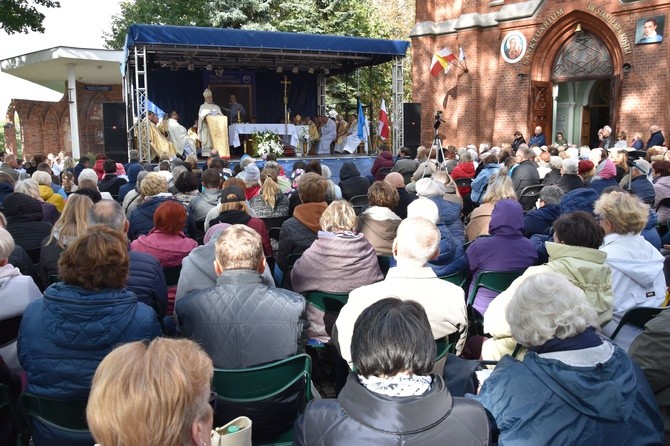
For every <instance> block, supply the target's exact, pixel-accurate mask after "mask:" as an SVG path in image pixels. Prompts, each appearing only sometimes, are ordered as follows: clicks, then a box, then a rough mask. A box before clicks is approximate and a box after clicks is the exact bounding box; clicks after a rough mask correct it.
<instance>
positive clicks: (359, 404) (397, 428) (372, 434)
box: [293, 374, 489, 446]
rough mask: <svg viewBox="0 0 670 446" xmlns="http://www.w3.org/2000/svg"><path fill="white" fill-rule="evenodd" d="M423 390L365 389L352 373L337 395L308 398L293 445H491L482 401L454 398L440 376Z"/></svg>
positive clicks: (297, 426)
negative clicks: (393, 393) (400, 393)
mask: <svg viewBox="0 0 670 446" xmlns="http://www.w3.org/2000/svg"><path fill="white" fill-rule="evenodd" d="M432 378H433V382H432V384H431V386H430V389H428V390H427V391H426V392H425V393H424V394H423V395H417V396H409V397H390V396H385V395H380V394H377V393H374V392H371V391H369V390H368V389H366V388H365V387H364V386H363V385H362V384H361V383H360V382H359V380H358V378H357V377H356V376H355V375H354V374H350V375H349V377H348V378H347V382H346V384H345V385H344V388H343V389H342V391H341V392H340V394H339V395H338V397H337V399H321V400H315V401H312V402H311V403H309V405H308V406H307V409H306V410H305V413H304V415H302V416H301V417H300V418H299V419H298V421H296V423H295V430H294V438H293V441H294V442H293V444H295V445H298V446H304V445H317V444H318V445H325V444H328V445H351V444H361V445H363V444H367V445H373V444H378V445H382V444H383V445H406V446H414V445H421V446H426V445H441V444H454V445H459V446H484V445H487V444H489V422H488V419H487V417H486V413H485V412H484V410H483V409H482V408H481V406H480V405H479V404H475V402H474V401H472V400H468V399H465V398H454V397H452V396H451V395H450V394H449V390H448V389H447V386H446V385H445V383H444V381H443V380H442V377H441V376H437V375H432Z"/></svg>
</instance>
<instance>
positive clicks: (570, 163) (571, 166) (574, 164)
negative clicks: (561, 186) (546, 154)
mask: <svg viewBox="0 0 670 446" xmlns="http://www.w3.org/2000/svg"><path fill="white" fill-rule="evenodd" d="M563 170H564V171H565V173H567V174H569V175H577V173H578V172H579V160H578V159H577V158H568V159H564V160H563Z"/></svg>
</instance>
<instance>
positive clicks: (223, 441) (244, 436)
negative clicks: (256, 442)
mask: <svg viewBox="0 0 670 446" xmlns="http://www.w3.org/2000/svg"><path fill="white" fill-rule="evenodd" d="M211 444H212V446H251V419H249V418H247V417H237V418H235V419H234V420H233V421H231V422H229V423H227V424H225V425H223V426H221V427H217V428H216V429H214V430H212V440H211Z"/></svg>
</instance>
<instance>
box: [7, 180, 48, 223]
mask: <svg viewBox="0 0 670 446" xmlns="http://www.w3.org/2000/svg"><path fill="white" fill-rule="evenodd" d="M14 192H16V193H17V194H25V195H29V196H31V197H33V198H35V199H36V200H37V201H39V203H40V207H41V208H42V221H45V222H48V223H50V224H54V223H56V220H58V218H59V217H60V212H58V209H57V208H56V206H54V205H53V204H51V203H47V202H46V201H44V200H43V199H42V197H41V196H40V187H39V185H38V184H37V181H35V180H33V179H32V178H26V179H25V180H20V181H17V182H16V184H15V185H14ZM3 204H4V201H3Z"/></svg>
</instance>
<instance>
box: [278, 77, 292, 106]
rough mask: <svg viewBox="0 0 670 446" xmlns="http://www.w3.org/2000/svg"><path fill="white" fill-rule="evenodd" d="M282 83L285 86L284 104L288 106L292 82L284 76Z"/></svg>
mask: <svg viewBox="0 0 670 446" xmlns="http://www.w3.org/2000/svg"><path fill="white" fill-rule="evenodd" d="M280 83H281V84H282V85H284V104H288V87H289V85H291V81H290V80H288V78H287V77H286V75H284V80H283V81H281V82H280Z"/></svg>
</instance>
